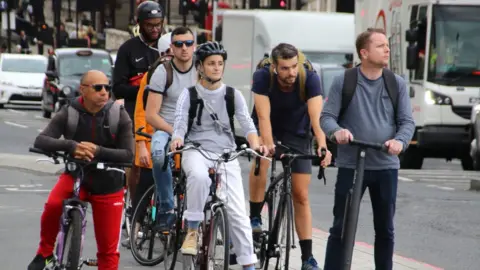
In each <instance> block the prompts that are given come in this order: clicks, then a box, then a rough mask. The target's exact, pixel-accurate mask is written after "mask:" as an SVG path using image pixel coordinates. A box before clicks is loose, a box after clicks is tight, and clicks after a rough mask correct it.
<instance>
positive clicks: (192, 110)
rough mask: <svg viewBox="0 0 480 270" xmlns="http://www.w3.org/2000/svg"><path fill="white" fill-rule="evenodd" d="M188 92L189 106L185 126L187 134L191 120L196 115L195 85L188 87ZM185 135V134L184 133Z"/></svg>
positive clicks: (196, 95) (196, 96)
mask: <svg viewBox="0 0 480 270" xmlns="http://www.w3.org/2000/svg"><path fill="white" fill-rule="evenodd" d="M188 93H189V96H190V108H189V109H188V126H187V134H188V133H189V132H190V129H191V128H192V125H193V120H195V117H197V108H198V102H199V100H198V93H197V89H195V86H192V87H189V88H188ZM185 137H186V134H185Z"/></svg>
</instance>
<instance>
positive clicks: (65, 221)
mask: <svg viewBox="0 0 480 270" xmlns="http://www.w3.org/2000/svg"><path fill="white" fill-rule="evenodd" d="M81 181H82V178H81V177H80V176H76V177H75V182H74V184H73V196H72V197H71V198H69V199H66V200H65V201H64V202H63V210H62V216H61V218H60V232H59V233H58V235H57V250H56V256H57V261H58V262H61V261H62V260H63V256H64V254H63V248H64V244H65V243H64V241H65V234H66V230H68V225H69V224H70V217H69V213H70V211H72V210H73V209H77V210H78V211H80V213H81V214H82V245H81V247H80V257H81V253H82V250H83V243H84V239H85V230H86V228H87V219H86V213H87V208H88V204H87V202H85V201H82V200H81V199H80V197H79V195H80V184H81Z"/></svg>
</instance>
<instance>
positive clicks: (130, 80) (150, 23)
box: [113, 1, 165, 197]
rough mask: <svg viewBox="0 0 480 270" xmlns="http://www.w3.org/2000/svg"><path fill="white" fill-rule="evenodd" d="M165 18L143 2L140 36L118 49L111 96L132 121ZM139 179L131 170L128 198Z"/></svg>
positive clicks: (139, 16)
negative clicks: (118, 100) (144, 76)
mask: <svg viewBox="0 0 480 270" xmlns="http://www.w3.org/2000/svg"><path fill="white" fill-rule="evenodd" d="M164 16H165V14H164V12H163V9H162V7H161V6H160V4H158V3H157V2H154V1H145V2H142V3H141V4H140V5H138V7H137V22H138V24H139V26H140V35H139V36H136V37H133V38H131V39H129V40H127V41H126V42H125V43H123V44H122V46H120V48H119V49H118V53H117V60H116V61H115V69H114V71H113V93H114V95H115V98H117V99H124V104H125V109H126V110H127V112H128V114H129V115H130V118H131V119H132V121H133V119H134V117H133V114H134V112H135V103H136V99H137V93H138V89H139V86H140V81H141V79H142V77H143V75H144V74H145V73H146V72H147V71H148V69H149V67H150V66H151V65H152V64H153V63H154V62H155V61H156V60H157V58H158V57H159V53H158V50H157V42H158V39H159V38H160V35H161V33H162V30H163V18H164ZM133 126H135V125H133ZM132 136H133V133H132ZM138 177H139V168H138V167H136V166H132V169H131V170H130V173H129V175H128V178H127V181H128V189H129V191H130V197H132V196H133V195H134V194H135V186H136V183H137V181H138Z"/></svg>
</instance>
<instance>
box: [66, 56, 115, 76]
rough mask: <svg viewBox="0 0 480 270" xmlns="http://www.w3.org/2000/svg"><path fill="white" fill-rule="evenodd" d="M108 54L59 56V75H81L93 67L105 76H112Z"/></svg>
mask: <svg viewBox="0 0 480 270" xmlns="http://www.w3.org/2000/svg"><path fill="white" fill-rule="evenodd" d="M110 61H111V60H110V56H109V55H104V56H103V55H101V56H100V55H95V54H93V55H90V56H77V55H76V54H72V55H65V56H61V57H60V58H59V65H58V66H59V67H58V68H59V74H60V76H82V75H83V74H84V73H85V72H87V71H89V70H92V69H95V70H100V71H102V72H103V73H105V74H106V75H107V76H109V77H111V76H112V63H111V62H110Z"/></svg>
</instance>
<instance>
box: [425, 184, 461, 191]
mask: <svg viewBox="0 0 480 270" xmlns="http://www.w3.org/2000/svg"><path fill="white" fill-rule="evenodd" d="M427 187H432V188H438V189H441V190H448V191H451V190H455V189H454V188H451V187H442V186H437V185H427Z"/></svg>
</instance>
